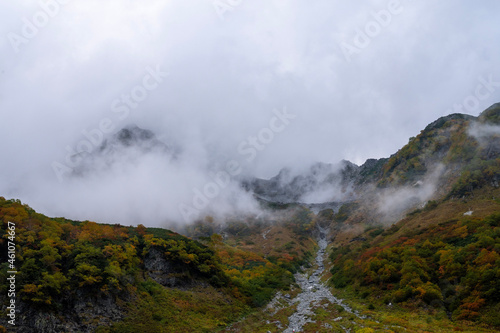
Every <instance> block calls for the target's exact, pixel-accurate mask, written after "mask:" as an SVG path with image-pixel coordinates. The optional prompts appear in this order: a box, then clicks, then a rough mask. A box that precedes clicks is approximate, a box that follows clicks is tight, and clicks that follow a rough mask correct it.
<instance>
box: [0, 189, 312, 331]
mask: <svg viewBox="0 0 500 333" xmlns="http://www.w3.org/2000/svg"><path fill="white" fill-rule="evenodd" d="M8 222H14V223H15V226H16V238H15V243H16V261H15V265H16V268H18V271H19V274H18V278H17V282H18V288H19V298H18V299H19V300H20V301H21V302H22V303H23V304H24V306H25V307H26V308H31V309H34V310H35V311H36V312H37V313H40V312H41V313H53V314H60V313H62V312H64V311H70V312H71V308H72V307H74V306H75V305H76V303H77V302H87V301H90V302H93V301H97V302H98V300H99V299H108V300H109V299H111V300H112V302H113V303H114V304H116V305H118V306H119V308H120V309H122V310H121V311H122V313H123V315H124V320H123V321H122V322H115V323H114V324H113V325H112V326H111V327H108V328H105V327H103V328H100V331H101V332H129V331H130V332H174V331H175V332H183V331H189V330H192V329H195V331H199V332H213V331H214V330H215V329H217V328H220V327H224V326H226V325H227V324H228V323H231V322H233V321H235V320H236V319H238V318H239V317H240V316H242V315H243V314H245V313H248V312H249V311H251V309H252V308H255V307H259V306H262V305H264V304H266V303H267V302H268V301H269V300H270V299H271V297H272V295H273V294H274V293H275V291H276V290H277V289H286V288H288V287H289V285H290V284H291V283H292V282H293V276H292V273H291V272H290V271H289V270H288V269H294V268H295V267H296V265H297V262H299V261H300V260H302V258H301V257H299V256H298V255H297V256H296V257H293V256H291V255H290V254H287V253H284V254H283V255H282V256H280V257H277V258H275V260H274V263H273V262H271V261H269V260H267V259H264V258H263V257H262V256H260V255H258V254H256V253H253V252H249V251H244V250H240V249H236V248H233V247H231V246H228V245H227V244H224V243H223V242H222V238H221V237H220V236H219V235H216V234H213V235H212V237H211V238H209V242H208V243H207V244H205V245H204V244H202V243H200V242H198V241H194V240H191V239H189V238H186V237H184V236H181V235H179V234H177V233H175V232H172V231H170V230H164V229H159V228H145V227H144V226H142V225H139V226H138V227H137V228H133V227H123V226H120V225H103V224H97V223H95V222H90V221H85V222H77V221H71V220H67V219H63V218H55V219H52V218H48V217H46V216H44V215H42V214H38V213H36V212H35V211H34V210H33V209H31V208H30V207H29V206H27V205H23V204H21V202H20V201H18V200H6V199H4V198H1V197H0V225H1V229H0V236H1V237H0V253H1V255H2V256H3V258H2V259H3V260H2V262H3V264H2V265H1V267H0V279H1V281H6V277H7V270H8V262H7V257H6V255H7V253H8V251H7V244H8V243H7V241H8V236H9V234H8V233H7V225H8ZM158 261H161V262H163V264H164V266H165V267H164V268H163V269H162V270H160V271H159V272H152V271H151V269H153V270H155V269H154V268H151V267H150V266H151V265H153V266H154V263H155V262H158ZM148 267H149V268H148ZM153 273H154V274H160V275H161V279H160V280H163V281H167V282H162V284H163V285H162V284H160V282H161V281H160V280H157V281H155V280H154V279H153V275H154V274H153ZM151 274H153V275H151ZM6 290H7V285H6V284H5V282H2V283H1V284H0V293H1V294H2V295H5V294H6ZM92 300H93V301H92ZM4 301H5V299H4ZM181 313H182V315H179V314H181ZM82 315H84V314H82ZM104 317H105V315H104V314H102V315H100V316H97V318H96V317H95V316H94V317H92V318H81V319H82V321H83V322H84V324H86V325H93V326H99V325H100V324H99V321H100V320H104V322H109V321H107V320H106V319H105V318H104ZM86 320H88V321H86Z"/></svg>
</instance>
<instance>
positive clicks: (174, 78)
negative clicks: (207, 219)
mask: <svg viewBox="0 0 500 333" xmlns="http://www.w3.org/2000/svg"><path fill="white" fill-rule="evenodd" d="M41 3H52V4H54V3H57V4H59V9H58V11H57V14H55V15H53V16H50V15H48V14H47V15H48V16H47V17H49V19H48V21H47V23H46V24H43V26H41V25H40V24H39V23H40V22H41V21H36V17H38V16H39V18H38V20H40V17H42V16H43V15H42V14H40V13H43V11H44V9H43V7H42V6H41ZM388 3H389V2H387V1H378V0H377V1H375V0H372V1H363V2H361V3H346V2H342V1H340V0H336V1H327V0H321V1H316V2H315V3H306V2H300V1H296V0H295V1H289V2H286V3H284V2H282V1H279V0H272V1H264V0H257V1H246V0H243V1H242V2H241V3H240V4H239V5H238V6H234V8H233V10H230V11H227V12H226V13H225V15H224V19H221V18H220V17H219V15H217V12H216V11H215V9H214V6H213V3H212V1H209V0H195V1H191V2H189V3H187V2H182V1H160V0H154V1H148V3H147V4H143V3H136V2H133V1H117V0H110V1H106V2H105V3H103V2H102V1H97V0H88V1H85V2H82V1H62V0H53V1H49V0H45V1H42V2H34V1H16V2H2V3H1V4H0V22H1V23H0V36H2V38H0V53H1V54H2V62H1V63H0V115H1V117H2V118H1V119H2V121H1V122H0V153H1V154H2V156H3V157H4V158H2V162H1V173H0V194H1V195H4V196H9V197H16V198H20V199H22V200H23V201H26V202H27V203H29V204H30V205H32V206H33V207H34V208H36V209H39V210H41V211H42V212H44V213H47V214H49V215H62V214H64V215H68V216H69V215H71V216H73V217H75V218H79V219H86V218H94V219H100V220H110V219H113V220H114V221H117V220H120V219H123V218H125V215H127V214H125V213H123V212H124V211H132V210H133V209H136V208H137V212H136V214H139V215H140V216H143V217H144V219H145V220H147V219H155V221H160V220H163V219H165V217H166V216H169V218H175V216H170V215H169V214H167V213H166V212H167V211H168V212H170V209H171V207H170V206H169V204H168V203H166V204H164V201H162V200H161V196H163V195H166V196H167V197H170V196H169V194H168V193H167V189H165V188H163V187H162V188H161V189H160V188H156V186H159V185H157V184H160V183H161V182H157V184H156V185H155V182H154V181H153V179H150V178H149V177H150V175H149V173H148V172H146V171H145V170H150V169H149V168H152V169H151V170H150V171H151V172H152V171H154V170H156V168H158V165H157V164H158V161H156V162H154V161H150V162H151V165H150V164H149V163H147V167H146V166H144V165H139V166H137V169H134V170H135V171H134V172H132V171H130V177H131V178H130V177H129V178H130V179H131V180H130V182H127V178H120V176H119V175H118V174H114V173H113V174H109V179H108V178H103V179H102V180H101V182H100V184H106V185H107V186H110V187H111V186H115V187H116V188H121V187H123V186H125V185H124V184H123V183H126V184H128V185H127V186H129V187H128V189H129V190H130V191H122V192H120V191H116V192H113V193H111V192H106V191H105V190H104V189H103V191H104V193H106V194H107V195H106V196H104V195H100V194H96V195H95V197H91V196H90V195H89V196H85V195H82V194H81V193H87V194H90V191H88V190H87V192H85V191H84V190H82V189H84V188H94V187H95V186H97V184H95V183H92V182H91V183H89V185H88V186H87V185H85V184H83V183H82V184H72V185H71V186H70V185H68V183H66V182H65V183H63V184H58V179H57V176H56V175H55V174H54V172H53V171H52V167H51V164H52V162H53V161H61V160H64V159H65V157H66V155H67V149H66V148H67V146H70V147H75V146H76V145H77V144H78V142H80V141H81V140H83V139H85V136H84V134H82V131H89V130H92V129H95V128H98V126H99V122H100V121H101V120H102V119H104V118H109V119H111V120H112V121H113V124H114V125H115V131H117V130H118V129H120V128H121V127H123V126H125V125H127V124H129V123H135V124H137V125H138V126H140V127H142V128H148V129H151V130H152V131H153V132H154V133H156V134H157V135H158V137H159V138H160V139H162V140H164V141H168V142H173V143H176V144H178V145H182V146H183V147H187V148H186V152H190V153H191V155H190V156H188V155H183V156H184V158H185V161H186V165H184V166H183V168H182V169H181V170H177V169H175V168H174V169H168V170H169V172H172V174H173V173H175V172H180V175H179V176H178V177H177V178H176V177H174V176H173V175H172V176H171V177H172V183H171V184H172V186H171V187H170V190H169V191H171V193H174V194H175V193H178V192H179V191H180V192H182V191H183V189H184V188H189V190H191V188H190V187H192V186H193V183H191V182H190V180H194V179H198V180H199V181H200V182H203V181H205V180H206V174H207V172H206V170H207V167H208V166H213V165H220V164H221V163H223V162H224V161H227V160H231V159H235V158H238V157H239V153H238V149H237V147H238V144H239V143H240V142H242V141H243V140H245V139H246V138H247V137H248V136H250V135H255V133H258V132H259V131H260V130H261V129H262V128H263V127H265V126H267V125H268V123H269V119H270V118H271V117H272V115H273V113H272V110H274V109H281V108H283V107H286V108H287V109H288V110H290V112H293V113H294V114H296V115H297V119H296V121H294V122H293V123H292V124H291V125H290V126H289V127H288V128H287V129H286V131H284V132H283V133H280V135H279V136H277V137H276V138H275V139H274V140H273V142H272V144H270V145H268V146H266V148H265V149H264V150H262V151H260V152H259V154H258V156H257V157H256V159H255V160H253V161H252V163H248V164H245V166H244V170H245V173H247V174H252V175H256V176H258V177H271V176H273V175H275V174H276V173H277V172H278V170H280V169H281V168H282V167H284V166H292V167H304V166H306V165H310V164H311V163H313V162H316V161H322V162H326V163H335V162H338V161H339V160H341V159H343V158H345V159H349V160H352V161H353V162H355V163H357V164H361V163H363V161H364V160H365V159H366V158H370V157H386V156H389V155H390V154H392V153H394V152H395V151H396V150H397V149H399V148H400V147H401V146H403V145H404V144H405V143H406V142H407V140H408V137H410V136H414V135H415V134H416V133H418V132H419V131H420V130H421V129H422V128H424V127H425V125H427V124H428V123H430V122H431V121H433V120H435V119H436V118H438V117H439V116H441V115H443V114H444V113H447V112H448V110H449V109H450V108H453V105H454V104H455V103H462V101H463V100H464V98H465V97H467V96H469V95H470V94H471V93H474V89H475V87H476V85H477V79H478V77H481V76H482V77H488V76H489V75H490V74H493V77H495V78H496V77H500V68H499V64H498V61H497V59H498V58H499V56H500V43H498V30H499V28H500V26H499V24H500V23H499V22H498V20H497V17H496V16H495V13H496V12H498V10H499V9H500V8H499V7H500V3H498V2H496V1H492V0H490V1H483V2H481V3H470V2H467V1H465V0H462V1H458V2H457V1H451V0H446V1H440V2H439V3H431V2H424V3H422V2H414V1H403V0H401V1H400V7H401V8H402V11H401V12H400V14H398V15H395V16H393V17H392V20H391V23H390V24H389V25H388V26H386V27H383V29H382V30H381V32H380V33H379V34H377V35H376V36H375V37H374V38H372V39H371V42H370V45H369V46H367V47H366V48H363V49H362V50H361V52H359V54H356V55H355V56H354V57H353V59H352V61H351V62H347V61H346V60H345V57H344V55H343V53H342V49H341V47H340V45H341V44H342V42H347V43H352V41H353V39H354V38H355V37H356V34H357V31H358V29H364V28H365V27H366V26H367V25H368V24H369V23H370V22H372V21H373V20H374V16H373V13H378V12H380V11H382V10H386V9H387V8H388ZM37 15H38V16H37ZM40 15H42V16H40ZM42 19H43V17H42ZM26 22H31V24H34V25H35V27H36V28H37V32H36V33H33V34H32V35H33V36H31V35H29V36H27V35H26V34H23V30H26V28H25V25H26V24H27V23H26ZM37 22H38V23H37ZM42 23H43V22H42ZM37 25H40V26H37ZM28 30H29V29H28ZM12 34H16V35H18V36H20V37H22V38H24V39H25V40H26V43H22V44H19V45H18V47H17V48H18V51H19V52H17V53H16V50H15V49H16V48H15V47H13V44H12V40H11V39H9V37H8V36H12ZM156 66H161V68H162V69H163V70H164V71H166V72H168V73H169V75H168V77H167V78H165V80H164V81H163V82H162V83H161V84H160V85H159V87H158V88H156V89H155V90H152V91H150V92H149V93H148V96H147V98H146V99H144V100H143V101H141V103H139V105H138V106H137V107H136V108H134V109H131V112H130V116H129V117H128V118H127V119H126V121H121V120H120V119H119V118H116V116H117V114H116V113H113V111H112V106H113V102H114V101H115V100H116V99H120V98H121V97H122V95H123V94H130V93H131V92H132V90H133V88H134V87H136V86H138V85H140V84H141V83H142V80H143V78H144V76H145V75H146V72H147V71H146V68H148V67H156ZM494 99H495V95H494V94H492V95H491V96H490V97H489V98H488V99H485V100H482V101H481V104H480V105H478V106H477V110H476V109H475V110H474V112H476V113H479V112H480V111H481V109H484V108H486V107H487V106H489V105H490V104H492V103H493V102H496V100H494ZM187 161H189V163H187ZM190 165H191V168H190V167H189V166H190ZM184 170H189V172H186V173H185V174H183V173H182V172H183V171H184ZM201 170H205V171H203V172H202V171H201ZM197 172H201V174H197ZM158 177H167V176H165V175H161V176H158ZM168 177H170V176H168ZM174 178H175V179H177V181H174ZM141 179H143V180H144V184H147V186H143V185H141V184H142V183H141ZM160 179H161V178H160ZM165 181H167V179H165ZM122 182H123V183H122ZM86 186H87V187H86ZM100 187H101V186H100ZM100 187H99V188H100ZM132 193H133V194H132ZM55 194H58V195H55ZM155 195H157V196H158V197H155ZM172 196H174V195H173V194H172ZM140 197H144V198H147V200H146V199H145V202H147V204H145V205H142V206H141V205H139V204H137V206H138V207H136V206H134V204H130V202H140V201H137V200H138V199H137V198H140ZM106 198H108V199H106ZM99 205H101V206H102V207H108V208H107V211H105V212H104V208H103V209H97V208H93V207H96V206H99ZM127 205H128V206H127ZM221 205H223V204H222V203H221ZM79 207H81V208H79ZM124 207H125V208H124ZM128 207H131V208H128ZM132 207H133V209H132ZM139 207H143V209H139ZM155 207H158V208H155ZM146 210H151V211H156V212H158V214H157V216H156V218H155V217H154V214H153V213H147V214H146V213H145V211H146ZM73 212H78V213H73ZM139 212H141V213H139ZM127 216H129V215H127ZM152 223H153V222H152ZM154 223H159V222H154Z"/></svg>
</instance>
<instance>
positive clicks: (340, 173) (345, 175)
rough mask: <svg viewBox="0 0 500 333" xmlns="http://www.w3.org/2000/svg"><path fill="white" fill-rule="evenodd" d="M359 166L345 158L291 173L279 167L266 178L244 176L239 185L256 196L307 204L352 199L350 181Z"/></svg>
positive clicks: (274, 200)
mask: <svg viewBox="0 0 500 333" xmlns="http://www.w3.org/2000/svg"><path fill="white" fill-rule="evenodd" d="M358 172H359V167H358V166H357V165H355V164H353V163H351V162H349V161H342V162H340V163H339V164H336V165H335V164H325V163H316V164H314V165H312V166H311V167H310V168H309V169H308V170H307V171H306V172H304V173H301V174H293V173H292V171H291V170H290V169H286V168H285V169H282V170H281V171H280V172H279V174H278V175H277V176H275V177H273V178H271V179H269V180H265V179H257V178H255V179H247V180H245V181H243V187H244V188H246V189H247V190H249V191H252V192H253V193H255V195H257V196H258V197H259V198H261V199H263V200H266V201H271V202H279V203H297V202H299V203H308V204H317V203H325V202H335V201H345V200H348V199H349V198H352V191H351V184H352V182H353V181H354V180H355V178H356V176H357V175H358Z"/></svg>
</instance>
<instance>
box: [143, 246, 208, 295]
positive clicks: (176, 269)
mask: <svg viewBox="0 0 500 333" xmlns="http://www.w3.org/2000/svg"><path fill="white" fill-rule="evenodd" d="M144 268H145V270H146V275H147V277H150V278H151V279H153V280H154V281H155V282H157V283H159V284H161V285H162V286H164V287H168V288H179V289H189V288H193V287H196V286H200V285H202V286H207V285H208V283H206V282H204V281H201V280H197V279H196V277H195V276H191V274H190V273H189V271H188V269H187V267H185V266H183V265H179V264H176V263H173V262H170V261H168V260H166V259H165V257H164V256H163V254H162V253H161V251H160V250H159V249H157V248H154V247H152V248H150V249H149V251H148V254H147V255H146V257H145V258H144Z"/></svg>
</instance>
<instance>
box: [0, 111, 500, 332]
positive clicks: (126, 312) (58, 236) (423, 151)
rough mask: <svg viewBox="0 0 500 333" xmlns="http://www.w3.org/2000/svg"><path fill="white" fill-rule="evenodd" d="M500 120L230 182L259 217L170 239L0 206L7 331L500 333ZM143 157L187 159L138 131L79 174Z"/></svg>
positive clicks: (208, 222)
mask: <svg viewBox="0 0 500 333" xmlns="http://www.w3.org/2000/svg"><path fill="white" fill-rule="evenodd" d="M499 115H500V105H499V104H495V105H493V106H492V107H490V108H488V109H487V110H485V111H484V112H483V113H482V114H481V115H480V116H479V117H472V116H465V115H456V114H455V115H450V116H446V117H442V118H440V119H438V120H436V121H435V122H433V123H431V124H429V125H428V126H427V127H426V128H425V129H424V130H422V131H421V133H420V134H419V135H418V136H416V137H415V138H411V139H410V140H409V142H408V144H407V145H405V146H404V147H402V148H401V149H400V150H399V151H398V152H396V153H395V154H393V155H392V156H391V157H390V158H384V159H379V160H368V161H366V162H365V163H364V164H363V165H362V166H357V165H355V164H353V163H351V162H348V161H342V162H340V163H338V164H336V165H332V164H325V163H316V164H314V165H312V166H311V167H310V168H308V169H306V170H305V171H304V170H303V171H302V173H299V174H297V173H296V171H291V170H288V169H283V170H282V171H281V172H280V173H279V174H278V175H277V176H275V177H273V178H271V179H269V180H263V179H257V178H253V179H252V178H248V177H247V178H245V179H236V180H232V182H233V183H232V186H235V187H238V192H235V193H242V192H244V193H245V194H244V195H245V196H247V197H251V198H253V200H255V204H256V205H258V210H259V214H251V213H248V212H246V213H241V212H240V213H238V212H236V211H235V212H233V213H232V214H229V215H226V216H224V217H221V216H220V215H214V216H212V215H210V214H209V213H208V212H207V214H205V215H204V216H200V217H198V218H196V219H194V220H193V221H190V223H184V224H175V225H174V224H173V225H172V226H171V229H165V228H157V227H146V226H144V225H142V224H137V225H136V226H124V225H121V224H103V223H96V222H93V221H76V220H71V219H67V218H63V217H59V218H51V217H48V216H45V215H43V214H40V213H38V212H36V211H35V210H34V209H32V208H31V207H30V206H29V205H28V204H26V203H22V202H21V201H19V200H17V199H6V198H3V197H0V221H1V229H0V236H1V238H0V256H1V257H2V265H1V266H0V281H4V282H1V283H0V304H2V309H3V310H2V313H3V315H1V316H0V325H1V326H0V332H1V331H6V330H7V331H8V332H23V333H24V332H26V333H31V332H33V333H35V332H36V333H38V332H72V333H73V332H74V333H76V332H97V333H115V332H116V333H118V332H119V333H128V332H130V333H135V332H146V333H147V332H169V333H170V332H207V333H212V332H248V333H250V332H252V333H254V332H257V333H260V332H262V333H268V332H273V333H274V332H286V333H289V332H311V333H312V332H332V331H333V332H352V333H371V332H450V331H459V332H471V333H472V332H473V333H475V332H493V331H500V321H499V319H498V315H497V314H498V312H499V311H500V299H499V296H498V295H500V282H499V281H500V187H499V183H500V134H498V133H497V132H496V131H495V129H496V128H497V127H498V126H500V116H499ZM482 129H483V130H482ZM129 151H133V152H134V154H133V155H132V157H133V158H132V159H130V161H132V162H135V161H137V159H138V158H139V156H141V155H140V154H146V155H147V154H150V153H153V154H156V155H158V156H163V155H162V154H166V155H165V156H166V159H167V160H168V161H175V159H176V154H177V153H176V151H177V150H176V149H174V148H170V147H169V146H167V145H164V144H162V143H161V141H159V140H158V139H157V138H156V136H155V135H154V134H153V133H152V132H150V131H145V130H142V129H140V128H137V127H132V128H129V129H125V130H122V131H120V132H119V133H118V134H116V135H115V136H113V137H112V139H110V140H109V141H105V143H104V144H103V146H102V147H101V149H99V150H97V151H95V152H93V153H91V154H89V155H88V156H87V158H86V159H85V158H84V157H82V160H81V164H80V165H79V166H78V167H76V168H75V169H74V174H73V175H72V177H76V178H77V179H80V178H78V177H87V176H88V175H91V174H93V173H95V172H108V171H109V170H108V169H112V168H113V165H114V164H115V163H117V162H116V159H115V157H116V156H120V160H122V161H127V160H128V158H127V157H123V156H127V152H129ZM137 154H138V155H137ZM156 155H155V156H156ZM103 159H104V160H103ZM172 163H174V162H172ZM101 167H102V168H104V169H99V168H101ZM103 170H104V171H103ZM294 172H295V173H294ZM9 223H15V225H16V245H17V246H16V265H18V266H17V268H18V270H19V274H18V275H17V276H16V283H17V286H18V290H16V295H17V296H16V297H17V298H16V300H17V304H16V320H17V322H18V323H19V324H18V325H16V326H15V327H14V326H12V325H11V326H9V323H8V317H7V316H6V315H5V314H6V313H7V312H6V311H4V310H6V307H7V305H8V302H9V300H8V298H7V297H6V296H7V291H8V285H7V284H6V283H5V281H7V277H8V262H7V254H8V251H7V250H8V242H7V239H8V237H9V233H8V225H9Z"/></svg>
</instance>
